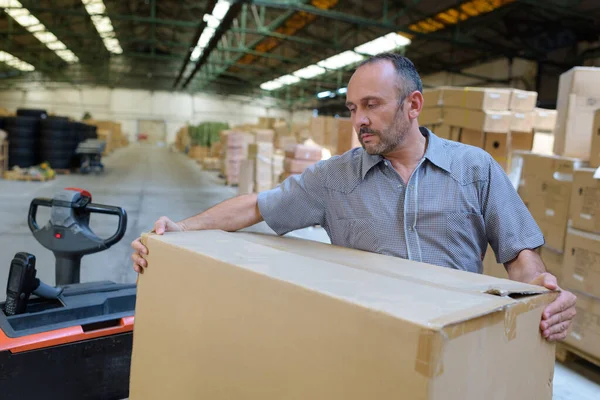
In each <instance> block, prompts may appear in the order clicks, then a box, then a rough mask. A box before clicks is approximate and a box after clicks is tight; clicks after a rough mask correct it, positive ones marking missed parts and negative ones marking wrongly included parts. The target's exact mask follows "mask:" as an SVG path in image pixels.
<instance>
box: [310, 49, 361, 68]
mask: <svg viewBox="0 0 600 400" xmlns="http://www.w3.org/2000/svg"><path fill="white" fill-rule="evenodd" d="M363 58H364V57H363V56H361V55H359V54H356V53H355V52H353V51H345V52H343V53H340V54H336V55H335V56H333V57H329V58H326V59H325V60H323V61H319V62H318V63H317V65H318V66H319V67H323V68H326V69H340V68H343V67H345V66H348V65H350V64H354V63H356V62H359V61H362V59H363Z"/></svg>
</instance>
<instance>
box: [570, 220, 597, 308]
mask: <svg viewBox="0 0 600 400" xmlns="http://www.w3.org/2000/svg"><path fill="white" fill-rule="evenodd" d="M563 282H564V285H565V286H566V287H569V288H571V289H575V290H577V291H580V292H585V293H589V294H590V295H592V296H596V297H600V235H594V234H593V233H588V232H583V231H580V230H576V229H573V228H569V230H568V233H567V243H566V246H565V260H564V263H563Z"/></svg>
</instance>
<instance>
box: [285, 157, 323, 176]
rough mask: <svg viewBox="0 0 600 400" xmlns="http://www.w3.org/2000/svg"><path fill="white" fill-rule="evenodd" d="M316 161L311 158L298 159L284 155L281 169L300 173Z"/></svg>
mask: <svg viewBox="0 0 600 400" xmlns="http://www.w3.org/2000/svg"><path fill="white" fill-rule="evenodd" d="M316 162H317V161H311V160H299V159H296V158H288V157H286V158H285V159H284V160H283V170H284V171H285V172H288V173H292V174H300V173H302V172H304V170H305V169H306V168H308V167H310V166H311V165H314V164H315V163H316Z"/></svg>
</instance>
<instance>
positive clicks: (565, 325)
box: [542, 320, 571, 338]
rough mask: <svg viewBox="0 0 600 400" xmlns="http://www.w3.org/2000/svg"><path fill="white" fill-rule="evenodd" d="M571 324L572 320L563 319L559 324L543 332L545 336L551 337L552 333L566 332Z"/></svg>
mask: <svg viewBox="0 0 600 400" xmlns="http://www.w3.org/2000/svg"><path fill="white" fill-rule="evenodd" d="M570 324H571V321H570V320H568V321H563V322H561V323H559V324H555V325H552V326H551V327H550V328H548V329H546V330H545V331H544V332H543V333H542V334H543V336H544V337H545V338H549V337H550V336H552V335H556V334H558V333H563V332H566V331H567V330H568V329H569V325H570Z"/></svg>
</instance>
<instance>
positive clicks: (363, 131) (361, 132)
mask: <svg viewBox="0 0 600 400" xmlns="http://www.w3.org/2000/svg"><path fill="white" fill-rule="evenodd" d="M366 133H368V134H371V135H379V131H375V130H373V129H370V128H360V132H359V134H360V135H364V134H366Z"/></svg>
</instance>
